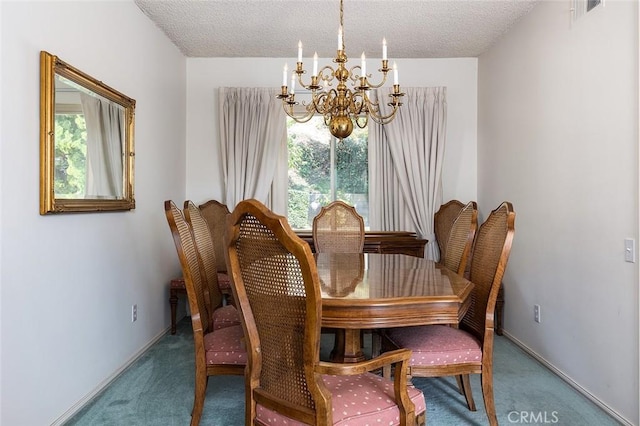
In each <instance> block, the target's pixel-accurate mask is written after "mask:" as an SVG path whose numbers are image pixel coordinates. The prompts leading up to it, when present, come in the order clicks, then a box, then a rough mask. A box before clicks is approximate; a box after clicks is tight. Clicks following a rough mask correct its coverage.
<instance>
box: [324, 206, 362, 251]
mask: <svg viewBox="0 0 640 426" xmlns="http://www.w3.org/2000/svg"><path fill="white" fill-rule="evenodd" d="M312 232H313V245H314V247H315V251H316V252H318V253H362V252H363V251H364V219H363V218H362V216H360V215H359V214H358V212H357V211H356V209H355V207H353V206H350V205H349V204H347V203H345V202H344V201H339V200H338V201H334V202H332V203H330V204H328V205H326V206H323V207H322V208H321V209H320V212H319V213H318V214H317V215H316V216H315V217H314V218H313V229H312Z"/></svg>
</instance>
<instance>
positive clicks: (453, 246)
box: [436, 201, 478, 275]
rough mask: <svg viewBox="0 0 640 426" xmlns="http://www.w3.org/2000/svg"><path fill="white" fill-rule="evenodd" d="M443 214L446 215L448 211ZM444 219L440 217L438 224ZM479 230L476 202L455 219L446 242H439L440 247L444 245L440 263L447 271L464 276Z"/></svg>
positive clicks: (470, 203)
mask: <svg viewBox="0 0 640 426" xmlns="http://www.w3.org/2000/svg"><path fill="white" fill-rule="evenodd" d="M451 210H453V209H451ZM451 210H450V211H451ZM443 214H446V211H445V212H444V213H443ZM442 219H443V217H442V216H439V217H438V219H437V220H436V222H438V221H440V220H442ZM448 219H449V218H448V217H447V220H448ZM440 224H441V225H442V223H440ZM477 228H478V206H477V204H476V202H475V201H470V202H468V203H467V204H466V205H464V206H463V207H462V209H461V210H460V211H459V212H458V215H457V216H456V217H455V218H454V219H453V222H452V223H451V226H450V228H449V231H448V232H444V235H446V237H445V238H446V241H442V242H441V241H440V240H438V246H439V247H440V245H442V248H443V250H442V251H441V255H440V263H442V264H443V265H444V266H445V267H446V268H447V269H450V270H452V271H454V272H457V273H458V274H460V275H464V271H465V269H466V267H467V259H468V256H469V253H470V252H471V245H472V244H473V238H474V236H475V233H476V229H477ZM436 229H437V228H436ZM436 238H437V237H436Z"/></svg>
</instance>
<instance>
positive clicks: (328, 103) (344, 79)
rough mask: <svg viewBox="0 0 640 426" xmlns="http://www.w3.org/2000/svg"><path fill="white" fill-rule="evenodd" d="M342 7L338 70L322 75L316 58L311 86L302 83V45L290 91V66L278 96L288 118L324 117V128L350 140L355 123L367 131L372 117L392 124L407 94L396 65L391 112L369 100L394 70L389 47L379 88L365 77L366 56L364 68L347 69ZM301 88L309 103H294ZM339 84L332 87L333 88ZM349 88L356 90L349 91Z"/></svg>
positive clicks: (326, 68) (325, 70)
mask: <svg viewBox="0 0 640 426" xmlns="http://www.w3.org/2000/svg"><path fill="white" fill-rule="evenodd" d="M343 14H344V13H343V4H342V0H340V28H339V32H338V52H337V54H336V57H335V58H334V59H333V62H334V63H335V64H336V66H335V68H333V67H331V66H329V65H326V66H324V67H322V68H321V69H320V70H319V71H317V72H316V69H317V55H314V67H313V68H314V70H313V75H311V83H309V84H305V83H304V82H303V81H302V74H305V73H306V71H305V70H304V68H303V64H302V44H301V43H299V44H298V62H297V63H296V69H295V70H294V71H293V73H292V75H291V87H290V88H289V87H287V79H286V77H287V75H286V74H287V66H286V65H285V69H284V72H283V82H282V91H281V93H280V94H279V95H278V98H279V99H282V104H283V107H284V110H285V112H286V113H287V115H288V116H290V117H291V118H293V119H294V120H295V121H297V122H299V123H304V122H306V121H309V120H310V119H311V117H313V116H314V115H316V114H320V115H322V116H323V117H324V122H325V124H326V125H327V126H328V127H329V131H330V132H331V134H332V135H333V136H335V137H336V138H338V139H344V138H346V137H348V136H349V135H350V134H351V132H352V131H353V126H354V123H355V124H356V125H357V126H358V127H360V128H364V127H366V126H367V123H368V122H369V117H370V118H371V119H372V120H374V121H375V122H377V123H380V124H386V123H388V122H390V121H391V120H393V118H394V116H395V115H396V112H397V111H398V108H399V107H400V106H401V105H402V103H401V102H400V98H401V97H402V96H404V93H401V92H400V85H399V84H398V80H397V78H398V71H397V67H396V66H395V64H394V68H393V72H394V84H393V91H392V92H391V93H390V94H389V97H390V98H391V99H390V102H389V103H387V105H388V106H390V107H391V111H390V112H389V113H388V114H387V115H384V114H383V113H382V111H380V104H379V103H378V101H376V102H374V101H372V100H371V99H370V98H369V90H370V89H372V88H373V89H375V88H379V87H382V86H383V85H384V84H385V83H386V81H387V74H388V72H389V71H390V70H391V69H390V68H389V61H388V59H387V57H386V43H385V42H384V41H383V55H382V56H383V57H382V68H380V69H379V70H378V71H380V72H381V73H382V81H381V82H380V83H379V84H372V83H371V82H370V81H369V77H370V75H369V74H367V73H366V63H365V57H364V53H363V54H362V65H356V66H354V67H352V68H351V69H347V62H348V59H347V55H346V53H345V47H344V38H343V32H342V31H343ZM296 75H297V81H298V84H300V86H302V87H303V88H304V89H306V90H308V91H309V92H310V93H311V100H310V101H309V102H305V101H303V102H302V103H300V102H297V101H296V99H295V81H296ZM334 83H335V84H336V86H335V87H333V84H334ZM347 84H350V86H351V87H352V88H353V89H351V88H349V87H347Z"/></svg>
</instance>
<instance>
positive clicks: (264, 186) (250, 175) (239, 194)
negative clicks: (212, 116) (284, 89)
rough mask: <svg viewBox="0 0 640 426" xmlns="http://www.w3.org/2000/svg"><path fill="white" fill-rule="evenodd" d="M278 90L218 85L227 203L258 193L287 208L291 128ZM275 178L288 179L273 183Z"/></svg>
mask: <svg viewBox="0 0 640 426" xmlns="http://www.w3.org/2000/svg"><path fill="white" fill-rule="evenodd" d="M278 93H279V89H278V90H276V89H271V88H234V87H221V88H220V89H219V103H220V105H219V114H220V116H219V119H220V141H221V150H222V151H221V152H222V171H223V176H224V178H225V182H224V183H225V189H226V195H225V200H224V203H225V204H226V205H227V206H229V209H230V210H233V209H234V208H235V206H236V205H237V204H238V203H239V202H240V201H242V200H245V199H249V198H255V199H257V200H259V201H260V202H262V203H264V204H265V205H266V206H268V207H269V208H271V209H272V210H274V211H275V212H277V213H279V214H285V213H286V205H287V202H286V199H287V193H286V181H287V150H286V144H287V129H286V118H285V113H284V111H283V109H282V102H281V101H280V100H279V99H277V98H276V95H277V94H278ZM276 176H277V179H275V178H276ZM274 180H275V181H277V182H280V181H281V180H284V182H285V185H273V183H274ZM283 187H284V190H283Z"/></svg>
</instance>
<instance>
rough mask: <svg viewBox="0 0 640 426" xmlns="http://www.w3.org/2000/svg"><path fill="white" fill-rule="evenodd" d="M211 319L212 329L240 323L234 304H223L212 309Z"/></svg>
mask: <svg viewBox="0 0 640 426" xmlns="http://www.w3.org/2000/svg"><path fill="white" fill-rule="evenodd" d="M211 319H212V320H213V329H214V330H219V329H221V328H225V327H230V326H232V325H240V314H239V313H238V310H237V309H236V308H235V306H232V305H225V306H222V307H220V308H218V309H216V310H214V311H213V315H211Z"/></svg>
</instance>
